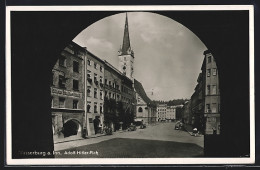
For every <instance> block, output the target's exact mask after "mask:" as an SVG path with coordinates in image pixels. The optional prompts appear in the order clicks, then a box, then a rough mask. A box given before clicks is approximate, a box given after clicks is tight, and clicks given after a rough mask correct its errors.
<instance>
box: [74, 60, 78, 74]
mask: <svg viewBox="0 0 260 170" xmlns="http://www.w3.org/2000/svg"><path fill="white" fill-rule="evenodd" d="M73 71H74V72H77V73H78V72H79V63H78V62H77V61H73Z"/></svg>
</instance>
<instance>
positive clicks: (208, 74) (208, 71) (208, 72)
mask: <svg viewBox="0 0 260 170" xmlns="http://www.w3.org/2000/svg"><path fill="white" fill-rule="evenodd" d="M210 74H211V70H210V69H207V76H208V77H210Z"/></svg>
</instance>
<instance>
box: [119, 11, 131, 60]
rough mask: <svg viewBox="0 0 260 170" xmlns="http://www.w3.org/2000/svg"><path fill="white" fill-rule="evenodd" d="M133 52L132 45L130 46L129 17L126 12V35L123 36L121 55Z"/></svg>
mask: <svg viewBox="0 0 260 170" xmlns="http://www.w3.org/2000/svg"><path fill="white" fill-rule="evenodd" d="M131 53H132V50H131V46H130V37H129V29H128V19H127V13H126V19H125V30H124V37H123V45H122V48H121V55H128V54H131Z"/></svg>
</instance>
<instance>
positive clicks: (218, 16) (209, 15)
mask: <svg viewBox="0 0 260 170" xmlns="http://www.w3.org/2000/svg"><path fill="white" fill-rule="evenodd" d="M117 13H120V11H106V12H102V13H101V12H96V11H91V12H78V11H77V12H75V11H71V12H33V14H32V12H12V15H11V18H12V20H11V27H12V29H11V35H12V39H11V41H12V56H11V57H12V65H14V66H15V67H12V70H11V71H12V84H11V86H12V102H13V103H15V106H13V107H12V121H13V122H12V128H13V129H16V130H15V131H13V132H12V137H13V138H12V139H13V140H12V142H13V143H12V146H14V147H13V148H12V151H13V157H14V158H19V157H20V156H19V155H18V154H17V153H18V151H19V150H28V148H29V149H30V150H41V149H42V150H46V151H47V150H48V151H52V150H53V149H54V145H53V140H52V128H51V127H52V126H51V110H50V108H51V105H50V103H51V96H50V94H51V93H50V82H51V75H52V72H51V70H52V68H53V66H54V65H55V63H56V61H57V59H58V56H59V54H60V52H61V51H62V49H64V48H65V47H66V45H67V44H68V43H69V42H71V40H72V39H73V38H74V37H76V35H77V34H78V33H80V32H81V31H82V30H83V29H85V28H86V27H88V26H89V25H91V24H92V23H94V22H96V21H98V20H100V19H102V18H104V17H107V16H110V15H113V14H117ZM155 13H157V14H160V15H164V16H167V17H169V18H171V19H174V20H175V21H177V22H179V23H181V24H182V25H184V26H185V27H187V28H189V29H190V30H192V32H193V33H194V34H196V35H197V36H198V37H199V38H200V40H201V41H202V42H203V43H204V44H205V45H206V46H207V47H208V49H209V50H210V51H211V52H212V54H213V56H214V57H215V59H216V62H217V67H218V73H219V85H220V87H219V88H220V92H221V105H222V109H221V112H222V116H221V122H222V124H221V127H222V130H221V134H222V135H221V140H219V141H216V142H215V143H212V146H207V149H208V150H210V148H215V149H214V150H215V151H217V153H216V154H219V153H220V154H221V155H225V156H243V155H248V154H249V148H250V147H249V146H250V145H249V144H250V141H249V137H250V133H249V130H250V127H249V115H248V113H249V102H248V99H249V94H248V91H249V83H248V80H249V76H248V72H247V71H248V70H249V61H248V58H247V57H245V56H248V54H249V46H248V44H249V35H248V32H249V30H248V29H249V27H248V23H249V21H248V11H232V12H230V11H214V12H213V11H209V12H207V11H156V12H155ZM79 18H84V22H82V20H79ZM231 21H232V22H231ZM216 28H217V29H216ZM238 28H239V29H238ZM54 37H55V38H54ZM234 42H235V43H234ZM35 56H37V59H35ZM227 56H228V57H227ZM234 61H235V62H236V64H234ZM36 65H37V67H32V66H36ZM241 66H243V67H241ZM28 68H30V69H28ZM28 70H30V71H28ZM39 70H40V71H39ZM234 72H236V75H239V76H234ZM35 73H37V76H35ZM25 75H26V76H25ZM32 80H34V81H32ZM20 82H24V83H23V84H21V83H20ZM233 85H235V86H233ZM31 87H38V88H31ZM234 87H236V88H234ZM39 89H40V90H39ZM238 91H239V95H237V92H238ZM15 92H17V93H15ZM39 96H40V97H39ZM234 96H236V97H234ZM28 103H31V105H30V106H28ZM238 105H239V106H240V107H237V106H238ZM21 111H22V112H23V114H20V113H21ZM46 113H47V114H46ZM28 117H31V119H28ZM234 118H235V119H236V121H233V120H234ZM231 121H233V122H234V123H232V126H230V122H231ZM14 122H15V123H14ZM25 122H26V123H25ZM24 124H27V125H30V126H24ZM241 124H243V126H241ZM32 127H38V128H32ZM24 132H26V133H24ZM20 134H23V135H20ZM35 134H39V135H40V136H41V137H34V138H32V136H34V135H35ZM42 139H49V140H47V141H44V142H42ZM224 141H225V142H224ZM234 143H236V145H234ZM234 151H235V152H234ZM212 153H214V151H212Z"/></svg>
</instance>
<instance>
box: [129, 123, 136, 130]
mask: <svg viewBox="0 0 260 170" xmlns="http://www.w3.org/2000/svg"><path fill="white" fill-rule="evenodd" d="M128 131H136V126H135V125H134V124H131V125H130V126H129V128H128Z"/></svg>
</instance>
